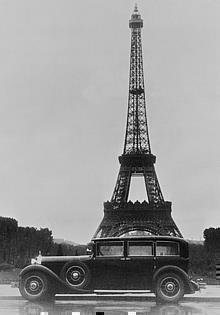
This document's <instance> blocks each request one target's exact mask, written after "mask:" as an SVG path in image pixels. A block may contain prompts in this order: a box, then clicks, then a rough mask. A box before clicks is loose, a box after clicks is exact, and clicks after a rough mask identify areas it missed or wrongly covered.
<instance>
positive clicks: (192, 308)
mask: <svg viewBox="0 0 220 315" xmlns="http://www.w3.org/2000/svg"><path fill="white" fill-rule="evenodd" d="M93 314H97V315H146V314H152V315H194V314H202V315H219V314H220V286H207V288H206V289H204V290H202V291H201V292H197V293H195V294H193V295H186V296H185V297H184V299H183V301H181V302H180V303H179V304H178V305H157V304H156V302H155V298H154V296H153V294H135V295H134V294H131V293H128V294H126V295H116V296H115V295H111V296H109V295H108V296H106V295H101V296H96V295H87V296H85V295H84V296H83V297H82V296H79V295H71V296H61V295H58V296H56V300H55V301H54V302H50V303H49V302H48V303H44V304H40V303H30V302H27V301H25V300H24V299H23V298H22V297H21V296H20V293H19V290H18V289H17V288H11V287H10V286H9V285H0V315H93Z"/></svg>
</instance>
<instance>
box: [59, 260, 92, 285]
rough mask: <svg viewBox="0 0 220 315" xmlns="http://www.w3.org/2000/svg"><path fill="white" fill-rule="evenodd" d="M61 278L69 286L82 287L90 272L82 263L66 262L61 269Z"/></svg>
mask: <svg viewBox="0 0 220 315" xmlns="http://www.w3.org/2000/svg"><path fill="white" fill-rule="evenodd" d="M61 278H62V279H63V280H64V281H65V282H66V283H67V285H68V286H69V287H70V288H72V289H74V288H78V289H83V288H85V287H86V286H87V285H88V283H89V281H90V272H89V269H88V267H87V266H86V265H85V264H84V263H81V262H79V263H77V264H76V263H67V264H66V265H64V267H63V269H62V271H61Z"/></svg>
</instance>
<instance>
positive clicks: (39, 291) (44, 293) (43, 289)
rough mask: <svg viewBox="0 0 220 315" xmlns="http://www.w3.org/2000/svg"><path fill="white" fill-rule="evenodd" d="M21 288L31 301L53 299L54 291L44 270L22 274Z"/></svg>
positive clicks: (23, 294) (25, 296)
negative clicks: (50, 287)
mask: <svg viewBox="0 0 220 315" xmlns="http://www.w3.org/2000/svg"><path fill="white" fill-rule="evenodd" d="M19 290H20V292H21V295H22V296H23V297H24V298H25V299H27V300H29V301H39V300H46V299H51V297H52V296H54V293H53V292H52V291H51V292H50V290H49V283H48V278H47V276H46V275H45V274H44V273H42V272H38V271H36V272H33V271H32V272H27V273H26V274H25V275H24V276H22V278H21V281H20V284H19Z"/></svg>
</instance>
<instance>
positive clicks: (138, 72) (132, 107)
mask: <svg viewBox="0 0 220 315" xmlns="http://www.w3.org/2000/svg"><path fill="white" fill-rule="evenodd" d="M129 27H130V28H131V53H130V77H129V97H128V114H127V126H126V134H125V143H124V151H123V155H122V156H120V157H119V161H120V164H121V172H120V173H119V177H118V180H117V183H116V187H115V190H114V193H113V196H112V199H111V201H112V203H114V205H115V207H117V206H119V205H120V204H121V203H125V202H127V199H128V194H129V187H130V179H131V176H135V175H138V174H141V175H143V176H144V178H145V184H146V190H147V195H148V201H149V202H150V203H152V204H155V205H157V204H159V203H162V202H164V198H163V195H162V192H161V189H160V186H159V182H158V180H157V177H156V173H155V169H154V163H155V161H156V157H155V156H154V155H153V154H151V147H150V139H149V133H148V125H147V115H146V102H145V89H144V70H143V57H142V41H141V28H142V27H143V20H142V19H141V15H140V14H139V12H138V9H137V5H135V9H134V12H133V14H132V16H131V19H130V21H129ZM128 168H129V169H128Z"/></svg>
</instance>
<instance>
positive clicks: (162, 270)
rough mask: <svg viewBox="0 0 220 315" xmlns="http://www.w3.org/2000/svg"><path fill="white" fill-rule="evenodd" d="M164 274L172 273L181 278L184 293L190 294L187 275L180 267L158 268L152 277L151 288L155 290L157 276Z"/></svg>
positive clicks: (190, 289)
mask: <svg viewBox="0 0 220 315" xmlns="http://www.w3.org/2000/svg"><path fill="white" fill-rule="evenodd" d="M165 272H174V273H176V274H178V275H179V276H181V277H182V279H183V281H184V286H185V293H192V286H191V285H190V279H189V275H188V274H187V273H186V272H185V271H184V270H183V269H181V268H180V267H178V266H173V265H167V266H163V267H161V268H159V269H158V270H157V271H156V272H155V273H154V275H153V288H155V284H156V280H157V277H158V276H159V275H161V274H162V273H165Z"/></svg>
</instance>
